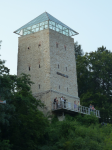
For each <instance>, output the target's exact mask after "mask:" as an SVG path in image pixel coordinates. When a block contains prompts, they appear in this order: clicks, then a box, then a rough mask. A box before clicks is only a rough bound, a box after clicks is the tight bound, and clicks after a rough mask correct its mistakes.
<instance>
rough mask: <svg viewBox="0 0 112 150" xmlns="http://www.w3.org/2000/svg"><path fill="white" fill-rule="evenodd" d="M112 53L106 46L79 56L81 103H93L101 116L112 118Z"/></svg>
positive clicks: (78, 73)
mask: <svg viewBox="0 0 112 150" xmlns="http://www.w3.org/2000/svg"><path fill="white" fill-rule="evenodd" d="M111 66H112V53H111V52H110V51H109V50H107V49H106V48H105V47H103V46H102V47H100V48H98V50H97V51H95V52H90V53H86V54H85V55H84V56H79V57H78V58H77V79H78V89H79V90H78V91H79V97H80V99H81V104H82V105H85V106H89V105H90V104H93V105H94V106H95V108H96V109H99V110H100V112H101V118H104V119H106V118H112V90H111V87H112V67H111Z"/></svg>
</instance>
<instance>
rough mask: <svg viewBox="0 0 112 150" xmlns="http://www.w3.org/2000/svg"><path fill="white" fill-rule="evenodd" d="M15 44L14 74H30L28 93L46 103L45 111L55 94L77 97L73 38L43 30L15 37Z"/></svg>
mask: <svg viewBox="0 0 112 150" xmlns="http://www.w3.org/2000/svg"><path fill="white" fill-rule="evenodd" d="M18 43H19V47H18V67H17V74H18V76H20V74H21V73H26V74H30V75H31V81H33V82H34V84H33V85H32V87H31V89H32V93H33V95H34V96H35V97H36V98H37V99H41V100H42V102H43V103H44V104H45V105H46V107H45V109H44V110H43V111H44V112H45V113H46V112H47V111H51V109H52V103H53V100H54V98H55V97H57V98H58V100H60V97H61V96H64V97H65V98H66V99H67V100H68V101H69V102H71V103H73V102H74V101H75V100H76V101H78V100H79V98H78V91H77V76H76V63H75V55H74V40H73V38H71V37H68V36H65V35H63V34H61V33H58V32H56V31H53V30H51V29H45V30H42V31H39V32H37V33H32V34H30V35H25V36H22V37H19V42H18ZM57 72H59V73H61V74H62V75H58V74H57ZM63 75H67V76H68V78H67V77H65V76H63ZM48 91H49V92H48Z"/></svg>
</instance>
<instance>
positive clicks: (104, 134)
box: [40, 115, 112, 150]
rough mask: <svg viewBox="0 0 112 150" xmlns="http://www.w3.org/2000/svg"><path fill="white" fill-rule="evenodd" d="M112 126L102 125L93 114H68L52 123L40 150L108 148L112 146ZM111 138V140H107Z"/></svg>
mask: <svg viewBox="0 0 112 150" xmlns="http://www.w3.org/2000/svg"><path fill="white" fill-rule="evenodd" d="M111 135H112V126H111V125H107V126H101V125H100V124H98V119H97V118H96V117H95V116H93V115H91V116H89V115H85V116H81V115H78V116H77V117H70V116H66V118H65V120H64V121H62V122H59V121H56V122H53V123H51V124H50V126H49V127H48V128H47V130H46V133H45V140H44V142H43V145H42V146H41V147H40V150H49V149H50V150H57V149H58V150H106V149H111V148H112V138H111ZM108 138H109V141H108V140H107V139H108Z"/></svg>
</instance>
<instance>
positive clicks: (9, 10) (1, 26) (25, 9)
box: [0, 0, 112, 74]
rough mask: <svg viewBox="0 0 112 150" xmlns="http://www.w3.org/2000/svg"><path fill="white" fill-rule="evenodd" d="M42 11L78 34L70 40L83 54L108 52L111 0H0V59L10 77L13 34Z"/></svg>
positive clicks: (14, 50)
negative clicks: (100, 48)
mask: <svg viewBox="0 0 112 150" xmlns="http://www.w3.org/2000/svg"><path fill="white" fill-rule="evenodd" d="M45 11H46V12H48V13H49V14H51V15H52V16H54V17H55V18H57V19H58V20H60V21H61V22H63V23H64V24H66V25H67V26H69V27H71V28H72V29H74V30H75V31H77V32H78V33H79V34H78V35H76V36H74V37H73V38H74V42H76V41H77V42H78V44H81V46H82V49H83V51H84V53H86V52H91V51H95V50H97V48H98V47H101V46H102V45H103V46H105V47H106V48H107V49H108V50H111V51H112V0H1V1H0V40H2V46H1V49H0V54H1V57H0V58H1V59H2V60H6V64H5V65H6V66H7V67H8V68H9V69H10V74H17V53H18V37H19V35H17V34H15V33H13V32H14V31H15V30H17V29H18V28H20V27H21V26H23V25H24V24H26V23H28V22H29V21H31V20H32V19H34V18H36V17H37V16H39V15H40V14H42V13H43V12H45Z"/></svg>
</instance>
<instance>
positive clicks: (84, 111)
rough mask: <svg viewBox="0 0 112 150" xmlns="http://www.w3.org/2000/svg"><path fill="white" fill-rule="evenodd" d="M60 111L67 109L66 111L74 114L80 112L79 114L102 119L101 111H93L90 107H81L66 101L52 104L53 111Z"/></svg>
mask: <svg viewBox="0 0 112 150" xmlns="http://www.w3.org/2000/svg"><path fill="white" fill-rule="evenodd" d="M60 109H65V110H70V111H74V112H78V113H82V114H87V115H90V114H94V115H95V116H96V117H98V118H100V111H99V110H96V109H95V110H92V109H90V108H88V107H85V106H81V105H75V106H74V103H71V102H64V101H60V102H58V103H54V102H53V103H52V110H53V111H54V110H60Z"/></svg>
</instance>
